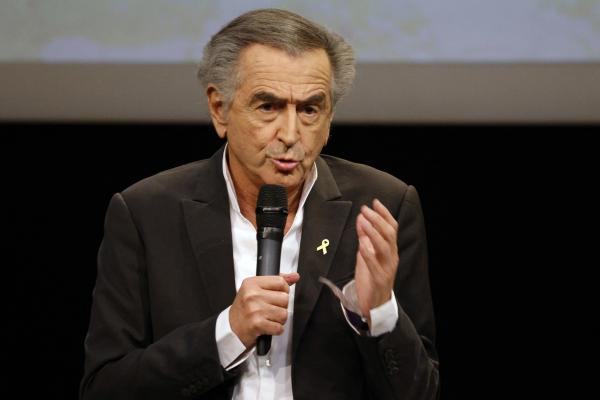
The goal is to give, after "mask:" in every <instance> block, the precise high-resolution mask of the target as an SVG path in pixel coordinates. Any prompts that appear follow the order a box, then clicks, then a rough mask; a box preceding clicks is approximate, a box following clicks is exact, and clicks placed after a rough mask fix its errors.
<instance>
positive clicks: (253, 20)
mask: <svg viewBox="0 0 600 400" xmlns="http://www.w3.org/2000/svg"><path fill="white" fill-rule="evenodd" d="M254 43H260V44H264V45H266V46H271V47H274V48H277V49H280V50H283V51H285V52H286V53H288V54H289V55H290V56H292V57H296V56H299V55H301V54H302V53H303V52H305V51H308V50H315V49H323V50H325V52H326V53H327V56H328V58H329V62H330V64H331V69H332V72H333V82H332V87H331V91H332V93H331V96H332V99H333V105H335V104H336V103H337V101H338V100H339V99H341V98H342V97H343V96H344V95H345V94H346V93H347V92H348V90H349V89H350V87H351V86H352V82H353V81H354V75H355V69H354V51H353V50H352V47H351V46H350V45H349V44H348V43H347V42H346V41H345V40H344V39H343V38H342V37H341V36H339V35H338V34H336V33H333V32H331V31H329V30H327V29H326V28H324V27H323V26H321V25H318V24H316V23H314V22H311V21H309V20H308V19H306V18H304V17H302V16H300V15H298V14H294V13H292V12H289V11H285V10H280V9H263V10H255V11H250V12H247V13H245V14H242V15H240V16H239V17H237V18H236V19H234V20H233V21H231V22H230V23H229V24H227V25H226V26H225V27H223V28H222V29H221V30H220V31H219V32H218V33H217V34H215V35H214V36H213V37H212V38H211V40H210V41H209V42H208V43H207V44H206V46H205V47H204V54H203V56H202V61H201V62H200V67H199V69H198V78H199V79H200V82H201V83H202V85H203V87H204V88H206V87H208V85H209V84H213V85H215V86H216V87H217V90H218V91H219V92H220V93H221V94H222V95H223V98H224V102H225V106H226V108H229V105H231V102H232V101H233V98H234V93H235V90H236V89H237V88H238V87H239V84H240V83H241V82H240V79H239V71H238V70H237V62H238V58H239V55H240V53H241V52H242V50H244V49H245V48H246V47H248V46H249V45H251V44H254Z"/></svg>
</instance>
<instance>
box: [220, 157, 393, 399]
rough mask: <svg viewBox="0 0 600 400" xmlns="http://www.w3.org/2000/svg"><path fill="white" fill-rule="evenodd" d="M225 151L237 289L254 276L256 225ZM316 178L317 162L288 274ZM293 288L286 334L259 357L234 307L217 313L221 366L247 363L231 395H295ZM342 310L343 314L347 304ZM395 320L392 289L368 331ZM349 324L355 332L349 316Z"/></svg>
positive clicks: (290, 238) (290, 244) (286, 263)
mask: <svg viewBox="0 0 600 400" xmlns="http://www.w3.org/2000/svg"><path fill="white" fill-rule="evenodd" d="M226 154H227V149H226V150H225V152H224V153H223V176H224V177H225V182H226V184H227V193H228V195H229V215H230V220H231V239H232V246H233V265H234V274H235V287H236V291H238V290H239V289H240V286H241V284H242V281H243V280H244V279H246V278H249V277H253V276H256V251H257V245H256V229H255V228H254V226H253V225H252V223H251V222H250V221H249V220H248V219H246V218H245V217H244V216H243V215H242V213H241V211H240V207H239V204H238V201H237V197H236V193H235V188H234V186H233V181H232V179H231V176H230V173H229V168H228V166H227V158H226ZM316 180H317V166H316V164H314V165H313V168H312V170H311V173H310V175H309V177H308V179H307V180H306V182H305V184H304V188H303V190H302V195H301V197H300V203H299V206H298V211H297V212H296V215H295V217H294V221H293V223H292V227H291V228H290V230H289V231H288V232H287V233H286V234H285V236H284V238H283V243H282V248H281V264H280V269H279V270H280V272H281V273H286V274H287V273H291V272H296V271H297V270H298V256H299V253H300V238H301V236H302V221H303V217H304V203H305V201H306V198H307V197H308V194H309V193H310V191H311V189H312V187H313V185H314V184H315V182H316ZM300 279H302V277H300ZM353 282H354V281H352V282H351V283H353ZM350 286H353V285H350V284H349V285H347V286H346V287H345V288H344V289H345V290H346V289H348V288H349V287H350ZM295 288H296V285H292V286H291V287H290V292H289V303H288V319H287V321H286V323H285V325H284V330H283V333H282V334H281V335H278V336H273V337H272V341H271V350H270V351H269V353H267V354H266V355H265V356H258V355H257V354H256V350H255V349H256V348H255V347H254V348H252V349H250V350H249V351H247V350H246V347H245V346H244V344H243V343H242V342H241V341H240V339H239V338H238V337H237V336H236V334H235V333H234V332H233V331H232V329H231V326H230V324H229V309H230V307H228V308H226V309H225V310H223V311H222V312H221V314H219V317H218V318H217V323H216V327H215V338H216V342H217V349H218V352H219V359H220V361H221V365H222V366H223V367H224V368H226V369H227V370H229V369H231V368H234V367H235V366H237V365H240V364H241V363H243V365H241V367H240V368H242V371H241V376H240V378H239V381H238V383H237V385H236V386H235V389H234V392H233V399H236V400H237V399H244V400H245V399H253V400H256V399H260V400H263V399H264V400H266V399H278V400H288V399H289V400H292V399H293V394H292V374H291V372H292V370H291V368H292V360H291V347H292V346H291V344H292V340H291V335H292V323H293V320H294V293H295ZM352 289H353V287H352ZM342 311H343V312H344V315H345V310H344V309H343V307H342ZM346 319H347V317H346ZM397 320H398V306H397V305H396V299H395V297H394V294H393V293H392V298H391V299H390V301H388V302H387V303H385V304H383V305H381V306H379V307H377V308H375V309H373V310H371V326H370V334H371V335H372V336H378V335H381V334H383V333H386V332H389V331H391V330H392V329H393V328H394V326H395V325H396V321H397ZM348 323H349V324H350V326H351V327H352V328H353V329H354V330H355V331H357V330H356V328H355V327H354V326H353V325H352V324H351V323H350V322H349V321H348ZM357 332H358V331H357Z"/></svg>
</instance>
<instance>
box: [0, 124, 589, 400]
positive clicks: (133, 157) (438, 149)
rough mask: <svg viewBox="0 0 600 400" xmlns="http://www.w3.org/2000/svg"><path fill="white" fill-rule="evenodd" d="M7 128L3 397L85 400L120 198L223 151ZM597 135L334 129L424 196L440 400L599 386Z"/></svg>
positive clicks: (336, 147)
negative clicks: (97, 285)
mask: <svg viewBox="0 0 600 400" xmlns="http://www.w3.org/2000/svg"><path fill="white" fill-rule="evenodd" d="M0 129H1V130H2V132H3V134H2V136H1V138H2V139H0V140H1V141H0V143H2V171H3V174H2V176H3V179H2V186H3V189H2V193H3V196H2V197H3V203H4V206H3V211H4V213H5V215H6V217H5V219H4V220H5V221H8V223H7V224H3V231H4V237H5V240H4V241H3V242H4V244H5V245H7V249H6V251H7V253H8V254H9V257H8V262H7V264H6V265H4V268H3V274H4V277H5V279H3V281H4V286H5V294H8V296H7V297H6V300H5V302H4V303H5V307H6V308H7V312H5V314H4V315H5V318H4V321H5V323H4V324H3V325H4V327H3V330H4V334H3V335H5V337H6V339H5V340H4V346H5V348H6V349H7V350H8V351H7V352H6V353H8V354H9V359H8V360H7V363H8V365H9V366H11V368H9V372H8V373H6V374H5V378H6V379H7V382H8V383H9V385H5V389H6V388H9V387H13V386H14V387H15V388H16V389H17V390H18V392H21V393H26V394H27V397H30V396H32V395H34V394H39V395H43V397H44V398H52V399H74V398H76V396H77V389H78V384H79V380H80V379H81V377H82V371H83V340H84V337H85V333H86V330H87V324H88V318H89V310H90V305H91V294H92V289H93V286H94V280H95V274H96V270H95V268H96V266H95V262H96V260H95V258H96V252H97V250H98V246H99V244H100V241H101V239H102V229H103V219H104V213H105V211H106V207H107V205H108V201H109V199H110V197H111V196H112V194H113V193H115V192H117V191H121V190H123V189H124V188H126V187H127V186H129V185H131V184H132V183H134V182H136V181H138V180H140V179H142V178H144V177H146V176H149V175H152V174H154V173H157V172H159V171H162V170H164V169H168V168H171V167H174V166H177V165H180V164H183V163H187V162H191V161H194V160H197V159H201V158H206V157H209V156H210V155H211V154H212V153H213V152H214V151H215V150H216V149H217V148H218V147H219V146H221V144H222V143H221V142H220V140H219V139H218V138H217V136H216V134H215V133H214V131H213V129H212V128H211V127H209V126H207V125H172V124H171V125H156V124H153V125H139V124H120V125H115V124H68V125H61V124H2V125H0ZM596 131H599V130H598V126H586V125H556V126H554V125H532V126H530V125H501V126H492V125H469V126H461V125H398V126H382V125H377V126H374V125H334V126H333V128H332V136H331V139H330V142H329V144H328V146H327V147H326V148H325V149H324V150H323V152H324V153H326V154H332V155H335V156H339V157H343V158H348V159H350V160H353V161H357V162H362V163H366V164H369V165H371V166H374V167H376V168H379V169H382V170H384V171H387V172H389V173H391V174H393V175H395V176H397V177H399V178H400V179H402V180H404V181H405V182H407V183H410V184H412V185H414V186H416V188H417V189H418V191H419V194H420V196H421V201H422V205H423V211H424V214H425V220H426V224H427V232H428V242H429V254H430V277H431V284H432V293H433V300H434V306H435V312H436V322H437V333H438V336H437V347H438V350H439V355H440V361H441V378H442V399H464V398H477V399H481V398H496V397H497V398H515V397H519V398H520V397H531V398H539V397H540V396H541V395H542V393H551V394H553V395H560V394H565V395H568V397H570V398H576V397H577V393H578V392H579V391H582V392H583V391H584V385H585V384H586V383H589V382H592V381H593V380H594V375H595V372H596V369H597V368H593V367H590V366H589V365H591V362H592V361H591V360H593V359H594V355H593V354H594V351H596V350H597V344H596V339H597V333H598V331H597V330H596V328H595V327H592V325H593V323H594V321H595V320H597V316H596V317H594V315H595V313H594V311H595V310H594V308H595V307H593V305H594V304H595V302H594V301H593V300H594V299H593V297H595V296H593V295H592V293H594V287H595V286H597V285H595V281H594V280H593V279H591V272H592V271H593V269H594V268H596V267H597V266H598V265H599V264H598V261H597V257H596V256H595V254H594V250H595V247H597V246H598V244H597V238H598V234H597V223H596V222H597V219H596V211H595V210H596V208H597V205H598V202H597V201H596V200H597V197H596V195H595V191H596V188H595V186H596V185H597V184H598V170H599V169H598V162H597V157H598V146H597V145H596V144H595V142H596V141H595V140H594V139H595V138H594V135H597V134H595V132H596ZM6 289H7V290H6ZM596 312H597V311H596ZM586 359H587V360H590V362H589V363H586V362H585V361H584V360H586ZM5 389H3V390H5Z"/></svg>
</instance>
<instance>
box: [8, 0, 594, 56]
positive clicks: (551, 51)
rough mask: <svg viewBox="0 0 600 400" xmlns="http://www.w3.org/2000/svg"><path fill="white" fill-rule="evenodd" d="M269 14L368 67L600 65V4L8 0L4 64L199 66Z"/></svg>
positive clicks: (585, 0) (548, 0)
mask: <svg viewBox="0 0 600 400" xmlns="http://www.w3.org/2000/svg"><path fill="white" fill-rule="evenodd" d="M263 7H278V8H284V9H288V10H291V11H295V12H298V13H300V14H302V15H304V16H306V17H308V18H310V19H312V20H314V21H317V22H319V23H322V24H324V25H326V26H328V27H330V28H331V29H333V30H335V31H336V32H339V33H340V34H342V36H344V37H345V38H346V39H348V40H349V41H350V43H351V44H352V45H353V46H354V47H355V49H356V51H357V56H358V59H359V61H361V62H514V61H549V62H553V61H558V62H561V61H598V60H600V1H596V0H502V1H497V0H453V1H440V0H393V1H392V0H383V1H370V2H365V1H357V0H354V1H347V0H346V1H342V0H332V1H327V2H325V1H302V2H299V1H226V0H220V1H198V0H102V1H83V0H43V1H42V0H38V1H35V0H33V1H24V0H3V2H2V4H1V5H0V10H1V13H0V61H4V62H15V61H17V62H22V61H25V62H28V61H32V62H40V61H41V62H123V63H130V62H144V63H146V62H151V63H157V62H158V63H161V62H164V63H179V62H196V61H197V60H198V59H199V58H200V55H201V53H202V45H203V44H204V43H206V41H207V40H208V39H209V38H210V35H212V34H214V33H215V32H216V31H217V30H218V29H219V28H220V27H222V26H223V25H224V24H225V23H226V22H227V21H229V20H231V19H232V18H234V17H235V16H237V15H239V14H241V13H243V12H245V11H247V10H250V9H254V8H263Z"/></svg>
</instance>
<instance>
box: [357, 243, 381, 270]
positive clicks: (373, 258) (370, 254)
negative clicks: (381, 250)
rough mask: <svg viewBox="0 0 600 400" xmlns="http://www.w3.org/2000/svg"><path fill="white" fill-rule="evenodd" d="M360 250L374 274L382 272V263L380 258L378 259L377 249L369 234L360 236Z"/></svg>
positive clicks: (368, 267)
mask: <svg viewBox="0 0 600 400" xmlns="http://www.w3.org/2000/svg"><path fill="white" fill-rule="evenodd" d="M358 252H359V254H360V255H361V257H362V259H363V261H364V263H365V265H366V266H367V269H368V270H369V271H370V272H371V273H372V274H381V273H382V267H381V264H380V263H379V260H377V255H376V253H375V249H374V248H373V244H372V243H371V240H370V239H369V237H368V236H360V237H359V238H358Z"/></svg>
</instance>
